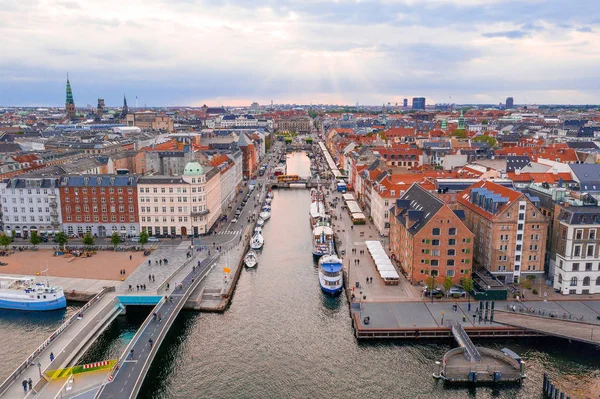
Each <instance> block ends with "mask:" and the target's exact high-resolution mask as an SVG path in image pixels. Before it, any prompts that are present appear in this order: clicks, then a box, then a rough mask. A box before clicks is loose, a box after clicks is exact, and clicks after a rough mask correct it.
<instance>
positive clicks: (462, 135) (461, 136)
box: [451, 129, 467, 139]
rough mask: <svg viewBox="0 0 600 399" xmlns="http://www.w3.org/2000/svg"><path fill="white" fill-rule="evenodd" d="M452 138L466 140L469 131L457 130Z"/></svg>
mask: <svg viewBox="0 0 600 399" xmlns="http://www.w3.org/2000/svg"><path fill="white" fill-rule="evenodd" d="M451 135H452V137H456V138H458V139H466V138H467V131H466V130H464V129H456V130H454V131H453V132H452V133H451Z"/></svg>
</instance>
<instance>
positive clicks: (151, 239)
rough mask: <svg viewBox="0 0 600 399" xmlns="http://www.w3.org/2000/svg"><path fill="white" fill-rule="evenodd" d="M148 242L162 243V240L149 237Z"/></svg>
mask: <svg viewBox="0 0 600 399" xmlns="http://www.w3.org/2000/svg"><path fill="white" fill-rule="evenodd" d="M148 242H160V240H159V239H158V238H156V237H148Z"/></svg>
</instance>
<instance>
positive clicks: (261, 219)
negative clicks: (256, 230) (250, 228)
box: [256, 218, 265, 233]
mask: <svg viewBox="0 0 600 399" xmlns="http://www.w3.org/2000/svg"><path fill="white" fill-rule="evenodd" d="M256 225H257V226H258V227H263V226H264V225H265V220H264V219H263V218H258V220H257V221H256ZM261 233H262V231H261Z"/></svg>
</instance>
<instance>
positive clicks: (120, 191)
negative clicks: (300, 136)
mask: <svg viewBox="0 0 600 399" xmlns="http://www.w3.org/2000/svg"><path fill="white" fill-rule="evenodd" d="M64 190H65V193H68V192H69V187H65V188H64ZM90 190H91V191H92V194H96V187H92V188H91V189H90ZM123 191H124V190H123V187H119V188H117V193H118V194H123ZM73 192H74V193H75V194H79V187H73ZM81 193H82V194H87V193H88V189H87V187H83V188H82V189H81ZM105 193H106V189H105V188H104V187H100V194H105ZM108 193H109V194H114V193H115V188H114V187H109V188H108ZM29 194H31V193H29ZM127 194H133V189H132V188H131V187H129V188H128V189H127Z"/></svg>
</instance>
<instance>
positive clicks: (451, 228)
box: [448, 227, 456, 236]
mask: <svg viewBox="0 0 600 399" xmlns="http://www.w3.org/2000/svg"><path fill="white" fill-rule="evenodd" d="M448 235H449V236H455V235H456V227H450V228H449V229H448Z"/></svg>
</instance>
